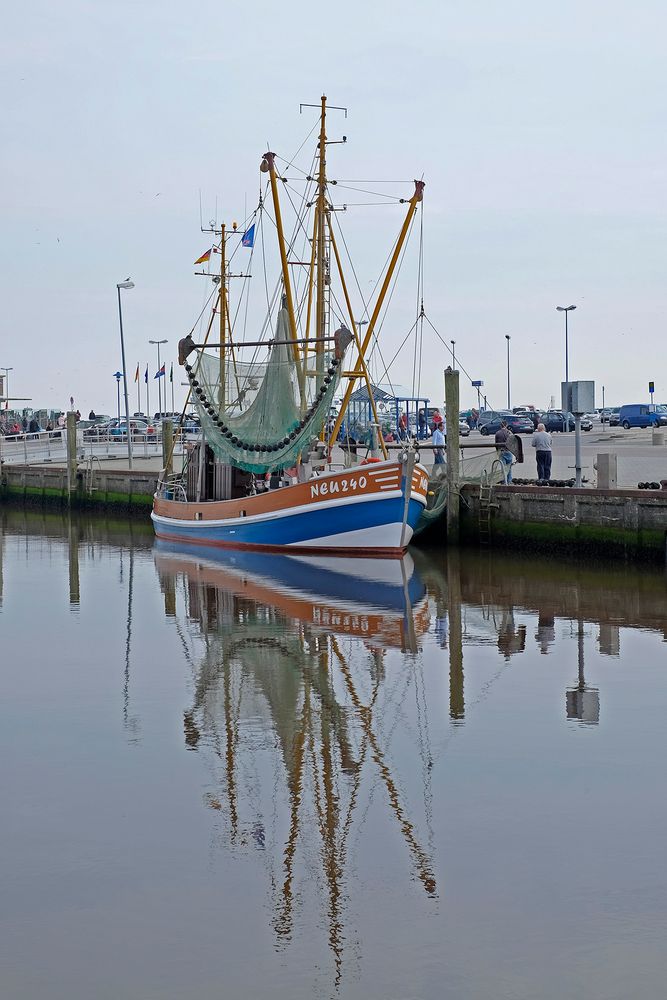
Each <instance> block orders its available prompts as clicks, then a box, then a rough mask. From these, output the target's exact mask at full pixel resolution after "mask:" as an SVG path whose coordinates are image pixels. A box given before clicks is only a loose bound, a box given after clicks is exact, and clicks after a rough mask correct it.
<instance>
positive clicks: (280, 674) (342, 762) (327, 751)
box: [155, 541, 437, 980]
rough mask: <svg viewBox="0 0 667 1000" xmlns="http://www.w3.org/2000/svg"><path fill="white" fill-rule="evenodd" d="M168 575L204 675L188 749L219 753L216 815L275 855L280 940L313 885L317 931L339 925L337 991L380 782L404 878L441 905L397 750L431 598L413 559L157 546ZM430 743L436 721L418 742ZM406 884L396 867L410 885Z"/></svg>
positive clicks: (197, 684) (238, 843)
mask: <svg viewBox="0 0 667 1000" xmlns="http://www.w3.org/2000/svg"><path fill="white" fill-rule="evenodd" d="M155 563H156V566H157V570H158V574H159V578H160V584H161V588H162V591H163V594H164V597H165V607H166V610H167V614H168V616H169V617H173V618H174V620H175V622H176V624H177V627H178V628H179V634H180V635H181V638H182V641H183V642H184V644H185V645H186V646H187V650H188V651H187V658H188V660H189V662H190V663H191V666H192V669H193V674H194V694H193V699H192V704H191V706H190V707H189V708H188V709H187V710H186V711H185V713H184V733H185V742H186V744H187V746H188V748H190V749H192V750H197V751H199V752H201V753H202V754H204V756H207V757H208V764H209V766H210V769H211V785H210V788H209V789H208V790H207V792H206V795H205V799H206V803H207V805H208V806H209V807H210V808H211V809H213V810H216V811H218V812H219V813H220V823H221V825H222V827H223V830H221V831H220V833H221V837H222V839H223V840H225V841H227V843H228V844H230V845H231V846H234V847H242V848H245V849H248V850H252V849H256V850H259V851H262V852H265V853H267V852H270V851H272V852H273V855H272V858H271V860H270V863H269V870H270V873H271V874H270V884H271V891H272V895H273V905H274V916H273V925H274V930H275V933H276V935H277V938H278V939H279V940H282V941H284V942H286V941H288V940H290V938H291V936H292V930H293V924H294V920H295V909H297V901H299V902H298V905H299V907H301V906H302V905H306V904H305V903H304V896H307V895H308V890H309V888H311V887H312V885H315V886H317V887H319V892H316V897H319V900H320V902H319V904H318V903H317V902H316V904H315V905H316V907H317V906H318V905H319V907H320V912H319V913H316V915H315V918H314V920H315V922H316V923H317V924H318V925H321V924H322V923H324V924H326V931H325V933H326V937H327V939H328V945H329V948H330V950H331V952H332V955H333V959H334V963H335V969H336V971H335V977H336V980H338V979H339V977H340V975H341V972H342V961H343V948H344V941H345V939H346V938H347V933H344V932H343V923H344V921H343V911H344V907H345V901H346V899H348V898H349V893H350V879H349V872H347V868H348V867H349V857H348V853H349V844H350V841H351V840H354V838H355V837H357V835H358V829H356V827H358V826H359V822H360V821H361V823H363V822H364V821H365V816H366V813H367V811H368V809H369V808H370V800H371V799H372V798H373V796H375V797H377V796H378V794H379V792H378V786H380V788H381V789H382V793H383V797H384V801H385V803H387V804H388V806H389V809H388V810H386V811H385V815H388V816H390V818H391V822H392V823H393V824H395V831H396V832H398V834H399V835H400V837H402V840H403V844H404V846H403V855H404V858H405V867H404V871H403V875H404V876H405V879H406V880H407V881H414V880H415V879H417V880H419V881H420V882H421V884H422V886H423V891H424V893H425V894H426V895H427V896H428V897H435V895H436V893H437V886H436V878H435V875H434V867H433V863H432V857H431V853H430V850H429V849H427V848H426V847H424V835H423V831H420V830H419V829H417V821H415V818H414V816H415V813H416V812H418V811H419V810H417V809H416V808H415V803H414V801H413V802H410V803H407V802H405V801H404V796H405V793H404V792H403V791H402V790H401V789H402V783H401V780H400V776H399V775H397V774H395V773H394V771H393V764H392V763H391V761H390V759H389V757H388V755H387V753H386V744H387V743H388V738H387V729H388V727H391V726H395V725H396V723H397V721H398V717H399V715H400V711H401V703H402V701H403V697H404V694H405V690H406V688H407V687H408V686H409V685H410V684H413V683H416V685H417V687H419V681H418V680H417V681H416V682H415V675H416V674H417V673H418V672H419V671H420V669H421V666H420V663H419V658H418V657H416V656H411V655H410V654H416V653H417V652H418V649H419V640H420V636H422V635H423V634H424V633H425V632H427V631H428V629H429V624H430V616H429V605H428V597H427V593H426V588H425V586H424V584H423V582H422V581H421V579H420V578H419V576H418V575H417V573H416V571H415V568H414V563H413V561H412V558H411V557H410V556H409V555H407V556H404V557H403V558H402V559H400V560H382V559H379V560H378V559H375V560H373V559H358V558H357V559H353V560H348V559H344V558H335V557H304V556H301V557H299V556H284V555H265V554H264V555H263V554H259V553H255V552H231V551H228V550H224V551H214V552H210V553H209V552H208V551H207V552H202V550H201V548H200V547H190V546H187V545H176V544H170V543H166V542H161V541H158V542H157V543H156V549H155ZM181 609H182V610H181ZM202 640H203V645H202ZM394 651H395V652H396V654H397V656H398V660H400V670H394V671H392V673H391V675H390V676H388V675H387V671H386V662H385V658H386V657H387V656H388V655H391V654H392V653H393V652H394ZM401 654H408V655H407V656H405V655H401ZM398 660H397V663H398ZM395 665H396V664H395ZM421 691H422V692H423V682H422V685H421ZM425 711H426V705H425V702H424V704H423V712H424V713H425ZM392 713H393V715H394V719H393V722H392V721H391V720H390V714H392ZM390 731H391V730H390ZM424 732H428V727H427V725H425V726H424V727H423V729H422V731H421V736H420V737H419V738H420V739H424V738H425V737H424V736H423V733H424ZM419 753H420V754H421V756H422V758H425V755H426V754H427V753H428V750H427V749H425V748H424V747H421V748H420V749H419ZM429 780H430V779H429V778H428V773H427V779H426V785H428V782H429ZM426 785H424V783H422V794H423V796H424V802H425V801H426V799H427V798H428V796H429V794H430V793H429V792H428V790H427V788H426ZM427 812H428V810H427V809H424V807H423V805H422V815H424V813H427ZM360 814H361V815H360ZM425 825H427V821H426V820H424V823H423V824H422V826H425ZM297 853H298V858H297ZM313 857H317V859H318V861H317V864H316V865H313ZM304 860H305V863H304ZM400 877H401V873H400V871H396V872H395V878H396V882H397V884H398V882H399V881H400ZM322 897H324V899H325V900H326V903H325V907H324V909H325V917H323V915H322V910H321V907H322V904H321V899H322Z"/></svg>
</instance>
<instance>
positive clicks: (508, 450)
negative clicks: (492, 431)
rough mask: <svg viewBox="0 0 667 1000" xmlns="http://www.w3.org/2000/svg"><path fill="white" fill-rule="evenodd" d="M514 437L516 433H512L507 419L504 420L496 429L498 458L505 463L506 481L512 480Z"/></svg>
mask: <svg viewBox="0 0 667 1000" xmlns="http://www.w3.org/2000/svg"><path fill="white" fill-rule="evenodd" d="M513 437H514V434H512V431H511V430H510V429H509V427H508V426H507V421H506V420H503V421H502V422H501V424H500V427H499V428H498V430H497V431H496V451H497V452H498V458H499V459H500V461H501V462H502V465H503V472H504V474H505V482H506V483H511V482H512V463H513V461H514V455H513V451H514V443H513V441H512V438H513Z"/></svg>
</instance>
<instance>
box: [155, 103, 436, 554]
mask: <svg viewBox="0 0 667 1000" xmlns="http://www.w3.org/2000/svg"><path fill="white" fill-rule="evenodd" d="M318 107H319V111H320V128H319V141H318V148H317V153H316V155H315V158H314V161H313V162H314V163H315V164H316V166H317V170H316V171H313V173H312V175H307V176H306V177H305V180H304V183H305V184H306V188H305V191H304V194H303V197H302V199H301V207H300V208H299V210H298V211H297V213H296V223H295V227H294V235H292V236H291V237H290V238H289V239H288V238H286V235H285V231H284V226H283V221H282V220H283V217H282V210H281V199H280V195H279V190H278V187H279V182H282V183H283V186H284V188H286V186H287V180H288V178H287V177H285V176H283V175H282V174H281V173H280V172H279V170H278V163H277V161H278V159H279V158H278V157H277V155H276V154H274V153H272V152H267V153H265V154H264V155H263V157H262V160H261V164H260V171H261V176H262V177H263V180H264V182H265V186H264V188H263V189H260V191H263V193H260V199H259V205H258V207H257V209H256V210H255V213H254V214H253V216H252V217H251V218H250V219H249V220H246V222H245V224H244V226H243V228H242V229H239V228H238V227H236V226H235V225H234V226H232V228H231V229H228V228H227V227H226V226H225V225H222V226H221V227H220V228H219V229H217V228H214V229H212V230H210V231H211V232H214V233H215V234H216V236H217V237H219V238H218V239H217V240H216V245H215V246H213V247H212V248H211V250H210V251H208V252H207V254H204V255H203V257H202V258H201V259H202V260H203V259H204V258H206V259H207V260H210V258H211V256H212V254H214V253H215V254H219V256H220V270H219V274H215V275H212V277H213V280H214V281H215V282H216V284H215V286H214V288H215V290H216V294H215V299H214V300H213V299H212V310H211V317H210V322H209V324H208V329H207V331H206V335H205V337H204V340H203V342H199V343H196V342H195V340H194V338H193V334H194V328H193V329H192V330H191V331H190V333H189V334H188V335H187V336H186V337H184V338H183V339H182V340H181V341H180V343H179V362H180V364H182V365H183V367H184V370H185V373H186V376H187V379H188V382H189V398H191V399H192V402H193V403H194V405H195V407H196V409H197V412H198V414H199V418H200V422H201V427H202V435H201V439H200V441H199V442H198V443H196V444H188V445H186V462H185V468H184V471H183V472H182V473H180V474H174V473H173V472H172V470H171V468H170V463H168V464H167V468H165V470H164V471H163V473H162V475H161V477H160V480H159V483H158V488H157V491H156V493H155V497H154V503H153V512H152V520H153V524H154V529H155V532H156V535H157V536H158V537H159V538H162V539H169V540H171V541H180V542H187V543H190V544H197V545H205V546H216V547H222V548H234V549H260V550H277V551H283V550H286V549H288V550H292V549H294V550H298V551H300V552H328V553H340V554H351V555H361V556H364V555H373V556H398V555H400V554H401V553H402V552H403V551H404V550H405V549H406V547H407V545H408V544H409V542H410V539H411V537H412V534H413V531H414V529H415V527H416V525H417V522H418V521H419V519H420V516H421V514H422V511H423V510H424V508H425V506H426V498H427V492H428V482H429V475H428V471H427V469H426V468H425V467H424V466H423V465H422V464H420V461H419V453H418V452H417V451H416V450H415V448H414V447H413V446H412V445H411V444H410V443H405V445H404V446H403V447H402V448H401V449H400V451H399V453H398V454H396V455H395V457H390V456H389V453H388V450H387V447H386V444H385V441H384V439H383V437H382V435H381V434H380V433H377V431H378V430H379V421H378V420H377V413H374V419H375V425H376V427H375V431H376V432H375V435H374V438H373V440H372V442H371V446H370V448H369V451H368V454H367V456H366V457H365V458H363V459H359V458H356V459H355V457H353V456H352V449H350V450H349V451H348V452H347V454H346V462H345V463H343V462H342V461H340V462H339V463H338V464H336V461H335V456H334V454H333V449H334V445H335V444H336V442H337V440H338V437H339V432H340V429H341V423H342V421H343V418H344V415H345V411H346V408H347V404H348V401H349V398H350V395H351V393H352V391H353V389H354V388H355V386H356V385H358V384H359V383H360V381H361V382H365V383H366V384H367V385H368V386H370V380H369V372H368V368H367V365H366V361H365V357H366V354H367V352H368V348H369V345H370V344H371V342H372V340H373V338H374V337H375V336H376V335H377V334H376V331H377V329H378V327H379V326H380V325H381V323H382V319H383V317H384V310H385V309H386V306H387V304H388V293H389V291H390V287H391V285H392V279H393V277H394V274H395V271H396V268H397V264H398V262H399V259H400V257H401V253H402V250H403V248H404V244H405V241H406V237H407V234H408V232H409V229H410V226H411V223H412V221H413V219H414V216H415V213H416V210H417V206H418V205H419V204H420V202H421V201H422V198H423V190H424V183H423V181H415V186H414V191H413V193H412V196H411V197H410V198H401V199H397V200H400V201H403V202H405V203H407V213H406V214H405V218H404V221H403V224H402V227H401V230H400V233H399V235H398V237H397V239H396V241H395V243H394V245H393V249H392V252H391V254H390V257H389V260H388V263H387V266H386V268H385V270H384V272H383V275H382V280H381V282H379V290H378V293H377V297H376V298H375V301H374V303H373V304H372V308H371V307H370V305H369V304H367V303H364V304H363V309H364V311H365V312H366V314H367V315H369V316H370V318H369V320H368V321H367V322H366V321H364V324H363V325H364V326H365V330H364V331H363V332H364V336H363V339H362V337H361V324H358V323H357V321H356V320H355V308H354V307H353V304H352V299H351V295H350V293H349V291H348V286H347V283H346V279H345V275H344V272H343V266H342V261H341V255H340V252H339V245H338V239H337V236H336V228H337V226H336V222H335V221H334V216H335V211H336V207H335V206H334V204H333V201H332V198H331V197H330V194H329V182H328V180H327V173H326V152H327V145H328V144H329V143H330V142H333V141H334V140H329V139H327V133H326V113H327V101H326V98H325V97H323V98H322V99H321V104H320V105H318ZM343 141H344V140H343ZM285 162H286V163H290V161H285ZM283 173H284V171H283ZM290 200H291V199H290ZM311 210H312V213H313V221H312V225H311V223H310V220H309V218H308V215H309V214H310V212H311ZM267 212H270V215H269V216H268V218H269V220H270V222H271V230H272V231H274V232H275V236H276V238H277V243H278V254H277V255H276V258H277V259H278V258H279V261H280V277H279V281H278V283H277V284H276V286H275V292H274V297H273V300H271V301H269V302H268V309H267V316H266V320H265V322H264V324H263V329H262V333H267V337H268V338H269V339H266V338H265V339H261V335H260V339H254V340H253V339H248V338H244V339H239V337H238V335H237V332H236V331H235V329H234V324H233V322H232V307H231V304H230V287H229V286H230V281H231V279H232V278H233V277H235V276H237V275H234V274H233V273H232V271H231V268H230V266H229V265H230V261H231V260H232V259H233V257H234V253H235V252H236V250H232V251H230V247H229V243H230V241H234V240H236V246H237V248H238V246H239V245H245V246H247V247H251V248H252V247H253V246H254V239H255V234H256V232H257V230H258V229H259V230H261V232H262V233H263V232H264V227H263V219H264V218H265V217H266V216H267ZM306 227H307V228H306ZM267 228H268V227H267ZM299 233H305V234H306V237H307V238H306V240H305V252H304V253H303V255H302V256H304V257H306V258H307V259H306V260H300V259H299V256H298V249H297V247H296V236H297V234H299ZM196 263H199V262H196ZM298 269H302V270H299V272H298V275H297V278H296V279H295V278H294V273H295V271H297V270H298ZM304 275H305V277H302V276H304ZM238 276H240V277H243V278H247V277H248V275H247V274H245V273H243V274H242V275H238ZM265 279H266V275H265ZM248 285H249V282H247V283H246V287H247V286H248ZM334 285H335V291H334V290H333V286H334ZM265 286H266V287H267V299H268V298H269V297H268V284H267V283H266V280H265ZM238 312H239V309H238V307H237V309H236V312H235V313H234V315H235V316H237V315H238ZM216 318H217V319H218V321H219V342H218V343H214V342H213V340H210V339H209V338H210V335H211V331H212V329H213V327H214V323H215V320H216ZM334 327H336V328H335V329H334ZM267 331H271V332H272V333H273V336H272V337H270V335H269V334H268V332H267ZM216 332H217V331H216ZM247 351H253V355H252V356H251V360H250V361H246V360H245V357H247V356H248V355H247V354H244V352H247ZM348 353H349V354H354V357H352V358H351V359H350V360H349V361H348V360H346V357H347V355H348ZM341 381H343V382H345V381H346V383H347V384H346V388H345V391H344V393H343V398H342V404H341V406H340V410H339V413H338V416H337V417H336V419H335V420H332V418H331V408H332V402H333V400H334V398H335V397H336V395H337V394H339V391H340V389H339V387H340V383H341ZM371 399H372V394H371ZM373 405H374V404H373Z"/></svg>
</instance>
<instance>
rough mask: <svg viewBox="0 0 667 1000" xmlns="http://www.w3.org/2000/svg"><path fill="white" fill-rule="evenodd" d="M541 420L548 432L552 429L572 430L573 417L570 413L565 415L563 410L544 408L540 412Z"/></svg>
mask: <svg viewBox="0 0 667 1000" xmlns="http://www.w3.org/2000/svg"><path fill="white" fill-rule="evenodd" d="M541 422H542V423H543V424H544V427H545V430H547V431H549V433H550V434H553V433H554V431H573V430H574V417H573V416H572V414H571V413H568V414H567V415H566V414H565V412H564V411H563V410H546V411H545V412H544V413H543V414H542V418H541Z"/></svg>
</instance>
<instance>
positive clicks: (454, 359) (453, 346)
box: [449, 340, 456, 371]
mask: <svg viewBox="0 0 667 1000" xmlns="http://www.w3.org/2000/svg"><path fill="white" fill-rule="evenodd" d="M449 343H450V344H451V345H452V368H453V369H454V370H455V371H456V351H455V350H454V348H455V347H456V341H455V340H450V341H449Z"/></svg>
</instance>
